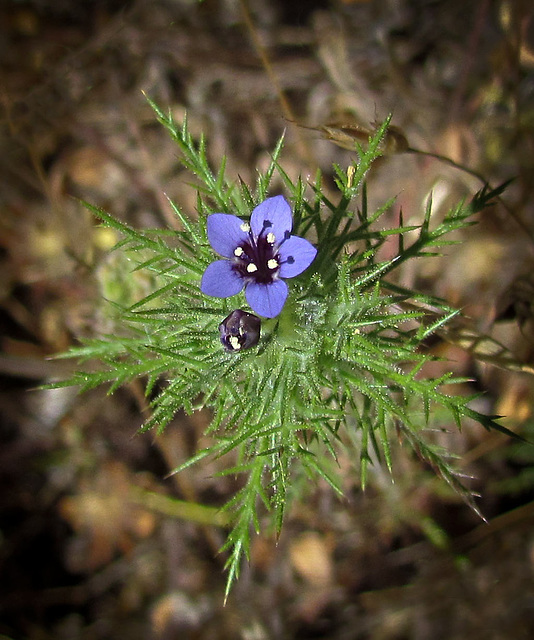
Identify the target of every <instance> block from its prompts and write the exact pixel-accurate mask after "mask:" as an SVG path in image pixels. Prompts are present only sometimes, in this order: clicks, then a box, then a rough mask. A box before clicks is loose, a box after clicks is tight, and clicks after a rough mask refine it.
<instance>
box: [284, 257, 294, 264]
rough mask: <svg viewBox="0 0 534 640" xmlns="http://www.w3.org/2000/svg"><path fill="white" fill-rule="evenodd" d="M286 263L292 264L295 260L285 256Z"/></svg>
mask: <svg viewBox="0 0 534 640" xmlns="http://www.w3.org/2000/svg"><path fill="white" fill-rule="evenodd" d="M286 262H287V264H293V263H294V262H295V258H294V257H293V256H287V260H286Z"/></svg>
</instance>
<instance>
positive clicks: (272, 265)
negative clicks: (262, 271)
mask: <svg viewBox="0 0 534 640" xmlns="http://www.w3.org/2000/svg"><path fill="white" fill-rule="evenodd" d="M267 266H268V267H269V269H276V267H277V266H278V262H277V261H276V260H275V259H274V258H271V259H270V260H267Z"/></svg>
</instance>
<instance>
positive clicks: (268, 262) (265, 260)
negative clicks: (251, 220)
mask: <svg viewBox="0 0 534 640" xmlns="http://www.w3.org/2000/svg"><path fill="white" fill-rule="evenodd" d="M270 227H272V223H271V221H270V220H264V222H263V229H262V230H261V232H260V234H259V235H258V236H257V237H255V236H254V234H253V233H252V231H251V229H250V227H249V225H248V224H247V223H243V226H242V229H243V230H244V231H248V238H247V239H246V240H245V241H244V242H242V243H241V244H240V245H239V246H237V247H236V248H235V250H234V258H233V260H232V261H233V268H234V270H235V271H237V273H238V274H239V275H240V276H241V277H242V278H243V279H244V280H246V281H248V282H253V281H254V282H257V283H258V284H271V283H272V282H274V280H276V279H277V278H278V272H279V271H280V265H281V264H282V260H281V258H280V253H279V249H280V247H281V245H282V244H283V243H284V242H285V241H286V240H287V239H288V238H289V237H290V236H291V233H290V232H289V231H286V232H285V234H284V237H283V238H276V237H275V236H274V234H273V233H272V231H269V229H270ZM285 261H286V262H288V263H290V264H292V263H293V262H294V261H295V258H294V257H293V256H286V258H285Z"/></svg>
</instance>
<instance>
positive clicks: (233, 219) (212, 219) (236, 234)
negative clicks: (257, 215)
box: [208, 213, 248, 258]
mask: <svg viewBox="0 0 534 640" xmlns="http://www.w3.org/2000/svg"><path fill="white" fill-rule="evenodd" d="M243 224H245V223H244V222H243V220H241V218H238V217H237V216H232V215H230V214H229V213H212V214H211V215H210V216H208V240H209V241H210V244H211V246H212V247H213V248H214V249H215V251H216V252H217V253H218V254H219V255H221V256H224V257H225V258H233V257H234V250H235V249H236V247H238V246H239V245H240V244H242V243H243V242H245V241H246V240H247V239H248V232H247V231H243V229H242V228H241V227H242V225H243Z"/></svg>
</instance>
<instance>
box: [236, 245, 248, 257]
mask: <svg viewBox="0 0 534 640" xmlns="http://www.w3.org/2000/svg"><path fill="white" fill-rule="evenodd" d="M244 253H245V252H244V251H243V248H242V247H237V249H234V256H236V257H237V258H240V257H241V256H242V255H243V254H244Z"/></svg>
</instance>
